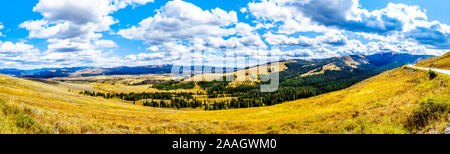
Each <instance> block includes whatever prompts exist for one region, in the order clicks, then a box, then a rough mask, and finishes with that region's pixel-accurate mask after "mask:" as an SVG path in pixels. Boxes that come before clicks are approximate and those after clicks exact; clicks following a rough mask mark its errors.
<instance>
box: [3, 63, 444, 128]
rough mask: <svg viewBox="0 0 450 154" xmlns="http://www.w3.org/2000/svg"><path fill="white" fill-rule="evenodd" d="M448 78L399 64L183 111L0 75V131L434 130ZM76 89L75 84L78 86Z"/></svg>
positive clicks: (440, 118)
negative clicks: (265, 100)
mask: <svg viewBox="0 0 450 154" xmlns="http://www.w3.org/2000/svg"><path fill="white" fill-rule="evenodd" d="M449 86H450V77H449V76H447V75H443V74H437V76H436V77H434V78H430V76H429V73H428V72H427V71H422V70H416V69H413V68H408V67H401V68H397V69H394V70H390V71H386V72H384V73H381V74H379V75H377V76H375V77H371V78H369V79H367V80H364V81H362V82H360V83H357V84H355V85H353V86H351V87H349V88H346V89H343V90H339V91H335V92H331V93H326V94H322V95H318V96H314V97H310V98H307V99H299V100H295V101H290V102H286V103H283V104H278V105H274V106H267V107H255V108H245V109H233V110H219V111H185V110H171V109H167V108H153V107H144V106H139V105H133V104H131V103H129V102H126V101H123V100H119V99H109V100H107V99H103V98H101V97H90V96H83V95H80V94H78V93H76V92H72V91H69V88H67V87H66V85H64V84H59V83H42V82H36V81H30V80H25V79H21V78H15V77H9V76H3V75H1V76H0V109H1V110H0V111H1V112H0V124H1V125H0V133H160V134H163V133H187V134H193V133H326V134H330V133H356V134H363V133H388V134H391V133H395V134H397V133H398V134H402V133H442V131H443V130H444V128H445V126H446V124H447V122H448V119H447V114H448V108H449V102H450V88H449ZM80 88H83V87H80Z"/></svg>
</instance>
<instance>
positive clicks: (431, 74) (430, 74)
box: [428, 69, 437, 80]
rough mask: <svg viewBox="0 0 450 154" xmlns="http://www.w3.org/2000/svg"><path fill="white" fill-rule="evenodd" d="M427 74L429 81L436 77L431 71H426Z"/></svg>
mask: <svg viewBox="0 0 450 154" xmlns="http://www.w3.org/2000/svg"><path fill="white" fill-rule="evenodd" d="M428 74H429V76H430V80H432V79H434V78H436V77H437V74H436V72H433V71H431V69H430V71H428Z"/></svg>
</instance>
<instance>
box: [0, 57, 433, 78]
mask: <svg viewBox="0 0 450 154" xmlns="http://www.w3.org/2000/svg"><path fill="white" fill-rule="evenodd" d="M432 57H434V56H431V55H411V54H406V53H396V52H383V53H377V54H373V55H351V56H342V57H332V58H326V59H314V60H286V62H289V63H292V62H300V63H327V62H328V63H329V64H331V63H336V64H332V65H336V67H347V66H348V67H360V66H356V65H355V64H358V65H360V64H370V65H371V69H374V70H380V71H382V70H389V69H393V68H396V67H400V66H402V65H406V64H412V63H416V62H418V61H421V60H424V59H428V58H432ZM328 63H327V64H328ZM332 65H328V66H330V67H331V66H332ZM337 65H342V66H337ZM172 67H173V65H170V64H165V65H148V66H134V67H130V66H120V67H114V68H96V67H72V68H43V69H35V70H19V69H0V74H5V75H9V76H16V77H28V78H55V77H81V76H98V75H140V74H169V73H171V72H172ZM191 67H192V68H191V69H192V70H194V69H193V68H194V67H195V66H191ZM202 67H203V69H205V68H208V69H211V70H212V73H214V72H215V70H217V69H230V68H222V67H212V66H202ZM333 67H334V66H333ZM247 68H249V67H247ZM231 69H234V70H238V69H239V68H231ZM196 73H199V72H194V74H196Z"/></svg>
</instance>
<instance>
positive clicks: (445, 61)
mask: <svg viewBox="0 0 450 154" xmlns="http://www.w3.org/2000/svg"><path fill="white" fill-rule="evenodd" d="M416 66H419V67H429V68H438V69H446V70H450V52H448V53H447V54H445V55H443V56H440V57H435V58H430V59H427V60H424V61H421V62H419V63H417V64H416Z"/></svg>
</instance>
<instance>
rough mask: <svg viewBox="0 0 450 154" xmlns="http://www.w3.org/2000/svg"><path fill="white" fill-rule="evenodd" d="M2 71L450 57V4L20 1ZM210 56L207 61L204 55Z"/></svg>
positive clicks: (415, 0) (3, 21)
mask: <svg viewBox="0 0 450 154" xmlns="http://www.w3.org/2000/svg"><path fill="white" fill-rule="evenodd" d="M1 3H3V4H2V5H0V68H18V69H35V68H45V67H78V66H93V67H116V66H138V65H157V64H186V63H189V62H188V61H189V60H191V59H187V58H186V57H189V58H192V57H194V59H195V60H194V61H196V60H197V61H200V62H201V63H202V64H203V65H223V63H222V61H224V59H225V58H224V55H233V56H234V57H235V58H236V59H238V60H239V59H241V60H242V59H243V58H245V57H250V59H254V60H255V63H261V62H259V61H258V60H261V59H264V57H267V55H268V54H270V55H271V56H276V57H277V58H278V59H313V58H327V57H334V56H344V55H352V54H365V55H367V54H374V53H377V52H386V51H392V52H402V53H410V54H430V55H442V54H444V53H446V52H448V51H449V49H450V26H448V25H450V17H448V14H450V8H449V7H450V1H446V0H427V1H423V0H395V1H389V0H359V1H358V0H251V1H245V0H209V1H204V0H172V1H167V0H96V1H90V0H15V1H5V2H1ZM196 53H202V54H196Z"/></svg>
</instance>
